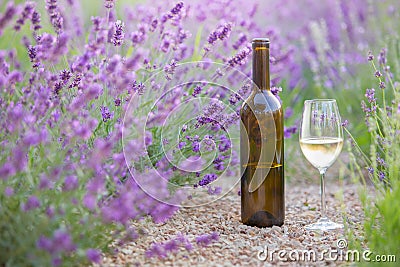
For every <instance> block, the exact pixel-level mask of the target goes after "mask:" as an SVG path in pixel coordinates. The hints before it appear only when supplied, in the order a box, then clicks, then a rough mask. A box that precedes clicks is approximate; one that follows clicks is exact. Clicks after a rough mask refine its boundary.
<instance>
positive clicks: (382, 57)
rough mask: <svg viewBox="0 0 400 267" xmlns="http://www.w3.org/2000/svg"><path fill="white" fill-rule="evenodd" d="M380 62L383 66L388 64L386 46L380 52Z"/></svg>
mask: <svg viewBox="0 0 400 267" xmlns="http://www.w3.org/2000/svg"><path fill="white" fill-rule="evenodd" d="M378 62H379V64H380V65H382V66H384V65H386V49H385V48H382V49H381V51H380V52H379V56H378Z"/></svg>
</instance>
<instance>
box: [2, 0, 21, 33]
mask: <svg viewBox="0 0 400 267" xmlns="http://www.w3.org/2000/svg"><path fill="white" fill-rule="evenodd" d="M17 10H18V9H17V7H16V6H14V2H13V1H10V2H8V4H7V7H6V11H5V12H4V15H3V16H2V17H0V36H1V35H2V33H3V29H4V28H5V26H6V25H7V24H8V23H9V22H11V21H12V18H13V17H14V16H15V14H16V13H17Z"/></svg>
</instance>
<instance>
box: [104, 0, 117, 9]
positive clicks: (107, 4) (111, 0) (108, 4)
mask: <svg viewBox="0 0 400 267" xmlns="http://www.w3.org/2000/svg"><path fill="white" fill-rule="evenodd" d="M114 1H115V0H105V1H104V7H105V8H107V9H111V8H113V7H114Z"/></svg>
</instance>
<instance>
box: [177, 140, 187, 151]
mask: <svg viewBox="0 0 400 267" xmlns="http://www.w3.org/2000/svg"><path fill="white" fill-rule="evenodd" d="M185 146H186V142H179V144H178V148H179V149H182V148H183V147H185Z"/></svg>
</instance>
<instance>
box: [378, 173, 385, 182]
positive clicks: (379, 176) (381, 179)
mask: <svg viewBox="0 0 400 267" xmlns="http://www.w3.org/2000/svg"><path fill="white" fill-rule="evenodd" d="M378 178H379V181H381V182H382V181H383V180H385V178H386V174H385V173H384V172H383V171H379V174H378Z"/></svg>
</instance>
